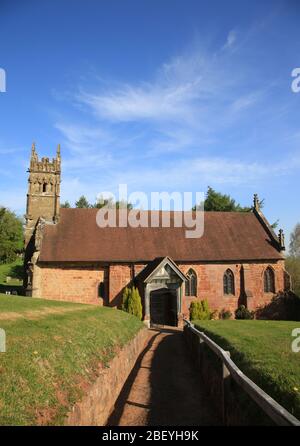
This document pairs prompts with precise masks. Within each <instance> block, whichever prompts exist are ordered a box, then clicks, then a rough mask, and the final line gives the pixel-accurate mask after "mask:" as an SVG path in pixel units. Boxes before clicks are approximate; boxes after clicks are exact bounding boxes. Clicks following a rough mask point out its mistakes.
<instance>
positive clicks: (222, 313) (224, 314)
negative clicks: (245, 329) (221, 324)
mask: <svg viewBox="0 0 300 446" xmlns="http://www.w3.org/2000/svg"><path fill="white" fill-rule="evenodd" d="M231 317H232V313H231V311H229V310H225V308H223V309H222V310H221V311H220V313H219V319H223V320H226V319H231Z"/></svg>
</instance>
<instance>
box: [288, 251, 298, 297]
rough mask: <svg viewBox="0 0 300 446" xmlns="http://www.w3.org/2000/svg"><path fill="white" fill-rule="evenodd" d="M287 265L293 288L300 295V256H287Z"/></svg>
mask: <svg viewBox="0 0 300 446" xmlns="http://www.w3.org/2000/svg"><path fill="white" fill-rule="evenodd" d="M285 267H286V270H287V272H288V273H289V274H290V276H291V279H292V290H293V291H294V293H295V294H297V296H299V297H300V257H294V256H289V257H287V258H286V259H285Z"/></svg>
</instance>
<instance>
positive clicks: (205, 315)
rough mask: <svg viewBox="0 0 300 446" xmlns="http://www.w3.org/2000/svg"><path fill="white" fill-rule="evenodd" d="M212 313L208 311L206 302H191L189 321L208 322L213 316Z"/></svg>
mask: <svg viewBox="0 0 300 446" xmlns="http://www.w3.org/2000/svg"><path fill="white" fill-rule="evenodd" d="M213 314H214V313H213V312H212V311H210V309H209V306H208V302H207V300H206V299H205V300H201V301H198V300H197V301H193V302H191V305H190V320H191V321H195V320H198V321H204V320H209V319H211V318H212V316H213Z"/></svg>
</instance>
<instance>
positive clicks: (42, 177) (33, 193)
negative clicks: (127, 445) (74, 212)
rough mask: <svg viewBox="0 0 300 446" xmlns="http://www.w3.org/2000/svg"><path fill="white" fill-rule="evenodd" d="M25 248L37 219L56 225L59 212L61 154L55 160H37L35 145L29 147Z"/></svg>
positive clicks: (45, 158) (58, 150)
mask: <svg viewBox="0 0 300 446" xmlns="http://www.w3.org/2000/svg"><path fill="white" fill-rule="evenodd" d="M28 173H29V176H28V193H27V207H26V215H25V218H26V229H25V246H27V245H28V243H29V241H30V239H31V237H32V235H33V233H34V229H35V226H36V223H37V221H38V219H39V218H43V219H44V220H45V221H46V222H49V223H56V222H57V221H58V219H59V210H60V181H61V153H60V145H58V147H57V151H56V157H55V158H52V159H50V158H47V157H43V158H39V156H38V153H37V151H36V146H35V143H33V144H32V147H31V157H30V164H29V169H28Z"/></svg>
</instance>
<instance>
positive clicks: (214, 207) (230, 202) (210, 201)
mask: <svg viewBox="0 0 300 446" xmlns="http://www.w3.org/2000/svg"><path fill="white" fill-rule="evenodd" d="M200 208H201V206H200V205H196V206H194V207H193V210H194V211H195V210H198V209H200ZM250 209H251V208H249V207H242V206H241V205H240V204H239V203H236V201H235V200H234V199H233V198H231V197H230V195H226V194H221V193H220V192H216V191H215V190H214V189H213V188H212V187H208V189H207V193H206V197H205V201H204V210H205V211H208V212H209V211H225V212H226V211H227V212H229V211H231V212H249V211H250Z"/></svg>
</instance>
